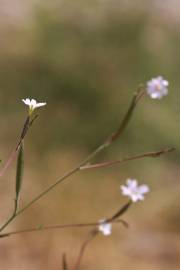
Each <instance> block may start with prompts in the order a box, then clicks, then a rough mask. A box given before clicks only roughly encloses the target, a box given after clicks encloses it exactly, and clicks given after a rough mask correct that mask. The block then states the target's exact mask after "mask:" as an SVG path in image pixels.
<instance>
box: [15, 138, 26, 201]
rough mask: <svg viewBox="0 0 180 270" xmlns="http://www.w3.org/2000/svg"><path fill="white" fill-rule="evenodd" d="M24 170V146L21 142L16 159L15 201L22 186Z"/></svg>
mask: <svg viewBox="0 0 180 270" xmlns="http://www.w3.org/2000/svg"><path fill="white" fill-rule="evenodd" d="M23 169H24V146H23V142H22V143H21V146H20V148H19V153H18V158H17V169H16V201H18V198H19V193H20V190H21V185H22V178H23Z"/></svg>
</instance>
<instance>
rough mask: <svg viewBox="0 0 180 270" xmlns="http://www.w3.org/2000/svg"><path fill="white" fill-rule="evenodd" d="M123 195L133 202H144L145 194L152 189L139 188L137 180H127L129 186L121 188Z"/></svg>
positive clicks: (144, 186)
mask: <svg viewBox="0 0 180 270" xmlns="http://www.w3.org/2000/svg"><path fill="white" fill-rule="evenodd" d="M121 191H122V194H123V195H125V196H128V197H130V199H131V200H132V201H133V202H137V201H142V200H144V194H145V193H147V192H149V191H150V189H149V187H148V186H147V185H140V186H138V182H137V180H136V179H127V186H121Z"/></svg>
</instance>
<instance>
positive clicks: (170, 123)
mask: <svg viewBox="0 0 180 270" xmlns="http://www.w3.org/2000/svg"><path fill="white" fill-rule="evenodd" d="M179 47H180V2H179V1H178V0H171V1H167V0H164V1H161V0H154V1H141V0H139V1H138V0H136V1H127V0H126V1H125V0H124V1H123V0H121V1H117V0H91V1H88V0H86V1H81V0H76V1H73V0H59V1H57V0H54V1H41V0H33V1H28V0H23V1H22V0H15V1H12V0H0V89H1V91H0V125H1V132H0V149H1V151H0V158H1V159H2V165H1V166H3V162H4V161H6V160H7V158H8V156H9V153H10V152H11V149H12V148H13V147H14V146H15V144H16V142H17V139H18V136H19V134H20V131H21V128H22V125H23V122H24V120H25V118H26V115H27V107H25V105H24V104H23V103H22V101H21V99H22V98H27V97H29V98H35V99H37V101H45V102H47V106H46V107H43V108H42V109H41V110H39V118H38V119H37V121H36V122H35V123H34V125H33V127H32V128H31V130H30V132H29V133H28V136H27V137H26V140H25V175H24V180H23V187H22V193H21V202H20V203H21V207H22V206H23V205H25V204H26V203H27V202H29V201H30V200H31V199H32V198H33V197H34V196H36V195H37V194H39V193H40V192H41V191H42V190H44V189H45V188H47V187H48V186H49V185H51V184H52V183H54V182H55V181H56V180H57V179H58V178H60V177H61V176H62V175H63V174H64V173H65V172H67V171H68V170H70V169H71V168H72V167H74V166H75V165H76V164H78V163H79V162H80V161H81V160H82V159H83V158H85V157H86V156H87V155H88V153H90V152H91V151H92V150H94V149H95V148H96V147H97V146H98V145H99V144H100V143H102V141H103V140H104V139H105V138H106V137H107V135H109V134H110V133H111V132H112V131H114V130H115V129H116V128H117V126H118V125H119V123H120V121H121V119H122V118H123V115H124V113H125V111H126V110H127V107H128V105H129V103H130V100H131V98H132V95H133V93H134V91H135V90H136V89H137V87H138V86H139V84H140V83H145V82H146V81H147V80H150V79H151V78H152V77H156V76H158V75H162V76H163V77H164V78H166V79H167V80H168V81H169V82H170V87H169V95H168V96H167V97H164V98H163V99H162V100H159V101H157V100H151V99H150V98H149V97H145V98H143V100H142V101H141V102H140V103H139V105H138V106H137V108H136V110H135V113H134V115H133V119H132V121H131V123H130V125H129V126H128V128H127V129H126V131H125V132H124V133H123V135H122V136H121V138H120V139H119V140H118V141H117V142H116V143H114V144H113V145H112V146H111V147H109V148H108V149H106V151H104V152H103V153H102V154H100V155H99V156H98V157H97V158H96V159H95V161H97V162H100V161H101V162H102V161H107V160H116V159H121V158H123V157H127V156H130V155H135V154H140V153H143V152H147V151H153V150H159V149H162V148H165V147H167V146H174V147H175V148H176V151H175V152H173V153H171V154H168V155H164V156H162V157H160V158H157V159H143V160H136V161H131V162H129V163H126V164H123V165H121V166H120V165H117V166H114V167H111V168H104V169H99V170H91V171H88V170H85V171H82V172H80V173H77V174H76V175H74V176H72V177H70V178H69V179H68V180H67V181H66V182H64V183H63V184H61V185H60V186H58V187H57V188H56V189H54V190H52V191H51V192H50V193H49V194H48V195H47V196H45V197H43V198H42V199H41V200H39V201H38V202H37V203H36V204H34V205H33V206H32V207H31V208H29V209H28V210H27V211H26V212H24V213H23V214H22V215H21V216H19V217H18V218H17V219H16V221H14V222H13V223H12V224H11V225H9V227H8V228H7V229H6V231H7V232H8V231H11V230H17V229H23V228H31V227H36V226H40V225H54V224H65V223H76V222H89V221H97V220H99V219H101V218H104V217H107V216H110V215H112V214H113V213H114V212H115V211H116V210H117V209H118V208H119V207H120V206H121V205H122V204H123V203H125V202H126V201H127V200H126V198H124V197H122V196H121V194H120V190H119V186H120V185H121V184H124V182H125V181H126V179H127V178H137V179H138V180H139V182H140V183H146V184H148V185H149V186H150V188H151V193H149V194H148V195H147V199H146V200H145V201H144V202H143V203H137V204H135V205H133V207H132V208H131V209H130V210H129V211H128V212H127V213H126V214H125V215H124V219H125V220H126V221H127V222H128V223H129V224H130V228H129V229H125V228H123V227H122V226H121V225H114V226H113V234H112V236H111V237H103V236H102V235H100V236H99V237H98V238H97V239H95V240H94V241H93V242H92V243H91V244H90V245H89V247H88V249H87V251H86V253H85V256H84V258H83V261H82V265H81V269H82V270H83V269H86V270H90V269H94V270H95V269H97V270H101V269H103V270H116V269H121V268H122V269H127V270H129V269H133V270H136V269H138V270H150V269H153V270H156V269H157V270H160V269H163V270H164V269H168V270H169V269H171V270H172V269H180V241H179V240H180V236H179V232H180V211H179V206H180V203H179V202H180V201H179V194H180V183H179V175H180V169H179V161H180V155H179V150H180V142H179V133H180V127H179V114H180V106H179V99H180V92H179V86H180V76H179V71H180V54H179ZM15 170H16V162H14V163H13V164H12V165H11V167H10V169H9V170H8V172H6V174H5V176H3V178H1V181H0V195H1V211H0V219H1V223H4V221H5V220H6V219H7V218H8V217H9V216H10V214H11V212H12V210H13V199H14V196H15V195H14V186H15ZM87 234H88V229H68V230H54V231H46V232H37V233H28V234H22V235H18V236H13V237H9V238H3V239H1V241H0V264H1V268H2V269H3V270H10V269H13V270H16V269H18V270H21V269H22V270H24V269H26V270H39V269H44V270H46V269H48V270H49V269H51V270H58V269H62V268H61V257H62V254H63V253H64V252H66V253H67V258H68V263H69V265H71V267H72V266H73V264H74V262H75V259H76V257H77V254H78V250H79V248H80V245H81V243H82V242H83V241H84V239H85V238H86V237H87ZM70 269H71V268H70Z"/></svg>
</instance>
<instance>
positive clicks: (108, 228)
mask: <svg viewBox="0 0 180 270" xmlns="http://www.w3.org/2000/svg"><path fill="white" fill-rule="evenodd" d="M168 85H169V83H168V81H166V80H164V79H163V78H162V77H157V78H154V79H152V80H150V81H148V82H147V84H146V87H142V86H141V87H140V88H139V89H138V90H137V91H136V92H135V93H134V96H133V98H132V101H131V103H130V106H129V108H128V110H127V112H126V113H125V115H124V118H123V119H122V121H121V123H120V125H119V127H118V128H117V130H116V131H115V132H113V133H112V134H110V136H108V137H107V138H106V139H105V140H104V142H103V143H102V144H101V145H100V146H99V147H97V148H96V149H95V150H94V151H93V152H92V153H90V154H89V155H88V157H86V158H85V159H84V160H83V161H82V162H80V164H78V165H77V166H75V167H74V168H72V169H71V170H70V171H68V172H67V173H66V174H64V175H63V176H61V177H60V178H59V179H58V180H57V181H56V182H54V183H53V184H51V185H50V186H49V187H47V188H46V189H45V190H43V191H42V192H40V194H38V195H37V196H35V197H34V198H33V199H32V200H31V201H29V202H28V203H27V204H26V205H24V206H22V207H21V208H20V207H19V203H18V202H19V197H20V193H21V187H22V180H23V170H24V158H23V156H24V147H23V146H24V140H25V137H26V135H27V134H28V130H29V128H30V127H31V126H32V124H33V122H34V121H35V120H36V118H37V116H38V115H37V114H35V113H34V112H35V111H36V109H37V108H39V107H42V106H45V105H46V102H40V103H38V102H37V101H36V100H35V99H31V100H30V99H29V98H26V99H23V100H22V101H23V102H24V104H25V105H27V106H28V107H29V110H28V115H27V118H26V120H25V122H24V125H23V128H22V131H21V134H20V138H19V140H18V142H17V145H16V147H15V149H13V151H12V153H11V155H10V157H9V158H8V160H7V162H5V164H4V166H3V167H2V169H1V170H0V177H2V176H3V175H4V174H5V172H6V170H7V169H8V168H9V166H10V165H11V163H12V161H13V160H14V159H15V158H16V157H17V170H16V185H15V202H14V210H13V212H12V214H11V216H10V217H9V218H8V219H7V220H6V221H5V222H4V223H3V224H2V225H1V227H0V237H10V236H13V235H16V234H22V233H26V232H33V231H42V230H51V229H54V228H56V229H62V228H66V229H68V228H74V227H86V228H90V231H89V233H88V236H87V238H86V239H85V241H84V242H83V243H82V246H81V248H80V251H79V254H78V257H77V259H76V261H75V264H74V265H73V267H72V268H69V265H68V262H67V256H66V254H63V256H62V269H63V270H69V269H73V270H79V269H80V264H81V260H82V258H83V255H84V252H85V250H86V248H87V246H88V244H89V243H90V242H91V241H92V240H93V239H94V238H95V237H97V236H98V235H99V233H101V234H103V235H104V236H110V235H111V234H112V224H113V223H117V224H121V225H123V226H125V227H128V223H127V222H126V221H125V220H124V219H122V218H121V217H122V215H124V214H125V213H126V212H127V211H128V209H129V208H130V206H131V205H132V204H134V203H135V202H137V201H143V200H144V199H145V195H146V194H147V193H148V192H149V191H150V188H149V186H148V185H146V184H143V185H138V181H137V180H136V179H134V178H132V179H131V178H129V179H127V181H126V185H121V186H120V190H121V193H122V195H123V196H126V197H128V198H129V199H128V201H127V202H126V203H125V204H124V205H121V206H120V207H118V211H112V212H113V213H114V214H113V215H112V216H110V217H107V218H104V219H101V217H100V219H99V221H93V222H89V223H78V224H76V223H74V224H59V225H54V226H53V225H52V226H48V225H46V226H41V227H40V228H37V227H35V228H31V229H23V230H19V231H11V232H6V233H4V232H3V231H4V229H5V228H6V227H7V226H8V225H9V224H10V223H11V222H12V221H13V220H15V219H16V217H17V216H19V215H21V214H22V213H23V212H25V211H26V210H27V209H28V208H29V207H31V205H33V204H35V203H36V202H37V201H39V200H40V199H41V198H42V197H44V196H46V195H47V194H48V193H49V192H50V191H51V190H52V189H54V188H56V186H57V185H60V184H61V183H62V182H64V181H65V180H67V179H68V178H70V176H71V175H73V174H75V173H76V172H78V171H81V170H89V171H90V170H91V169H99V168H104V167H106V168H107V167H109V166H114V165H121V164H122V163H125V162H128V161H131V160H135V159H142V158H156V157H159V156H161V155H162V154H165V153H168V152H171V151H173V150H174V148H167V149H162V150H159V151H151V152H146V153H140V154H137V155H134V156H129V157H126V158H124V159H121V160H112V161H106V162H102V163H101V162H100V163H93V159H94V157H95V156H97V155H98V154H99V153H100V152H102V151H103V150H104V149H105V148H106V147H109V146H110V145H111V144H112V143H113V142H114V141H116V140H117V139H119V137H120V135H121V134H122V132H124V131H125V129H126V127H127V125H128V124H129V122H130V120H131V118H132V115H133V113H134V109H135V108H136V106H137V104H138V103H139V101H140V100H141V99H142V98H143V97H144V96H145V95H146V94H147V95H149V96H150V97H151V98H152V99H155V98H156V99H160V98H162V97H163V96H165V95H167V93H168V88H167V87H168Z"/></svg>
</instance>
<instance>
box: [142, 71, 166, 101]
mask: <svg viewBox="0 0 180 270" xmlns="http://www.w3.org/2000/svg"><path fill="white" fill-rule="evenodd" d="M168 86H169V82H168V81H166V80H164V78H163V77H161V76H159V77H157V78H153V79H151V80H150V81H148V82H147V88H146V90H147V93H148V95H149V96H150V97H151V98H153V99H161V98H162V97H163V96H166V95H167V94H168Z"/></svg>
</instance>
